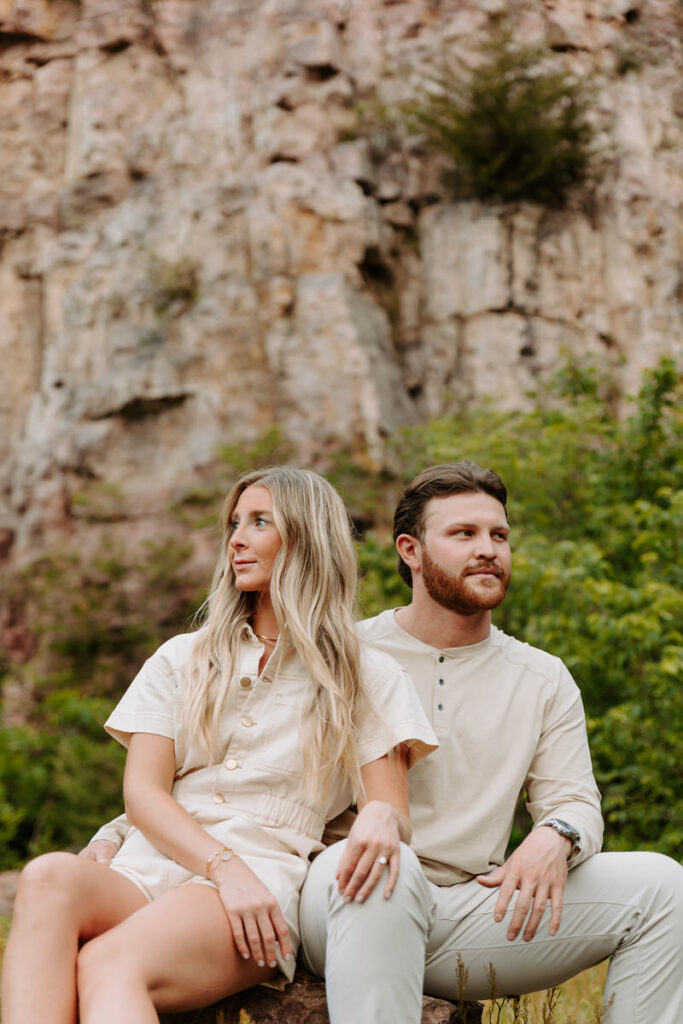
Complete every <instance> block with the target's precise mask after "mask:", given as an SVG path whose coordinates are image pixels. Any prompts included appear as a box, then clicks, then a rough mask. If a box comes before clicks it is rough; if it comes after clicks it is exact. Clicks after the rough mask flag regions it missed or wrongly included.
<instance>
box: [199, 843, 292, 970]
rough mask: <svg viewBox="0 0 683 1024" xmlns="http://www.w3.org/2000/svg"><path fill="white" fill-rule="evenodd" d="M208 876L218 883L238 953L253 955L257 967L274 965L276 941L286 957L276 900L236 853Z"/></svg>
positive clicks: (287, 951)
mask: <svg viewBox="0 0 683 1024" xmlns="http://www.w3.org/2000/svg"><path fill="white" fill-rule="evenodd" d="M210 878H211V881H212V882H215V883H216V885H217V886H218V892H219V895H220V898H221V900H222V902H223V906H224V907H225V912H226V914H227V915H228V921H229V922H230V928H231V929H232V935H233V938H234V940H235V945H236V946H237V949H238V951H239V953H240V954H241V955H242V956H243V957H244V959H245V960H248V959H249V957H250V956H253V958H254V960H255V961H256V963H257V964H258V966H259V967H265V965H266V964H268V966H269V967H277V950H276V948H275V943H276V942H279V943H280V952H281V953H282V956H283V957H284V958H285V959H289V957H291V955H292V946H291V943H290V941H289V931H288V929H287V922H286V921H285V919H284V915H283V913H282V911H281V910H280V907H279V905H278V903H277V900H276V899H275V897H274V896H273V894H272V892H271V891H270V889H268V888H267V887H266V886H265V885H264V884H263V882H261V881H260V880H259V879H258V878H257V877H256V875H255V874H254V872H253V871H252V870H251V868H250V867H248V865H247V864H245V862H244V861H243V860H242V858H241V857H238V856H237V855H236V854H233V856H232V857H231V858H230V860H228V861H219V862H218V864H217V865H216V866H215V867H214V868H213V869H212V870H211V872H210Z"/></svg>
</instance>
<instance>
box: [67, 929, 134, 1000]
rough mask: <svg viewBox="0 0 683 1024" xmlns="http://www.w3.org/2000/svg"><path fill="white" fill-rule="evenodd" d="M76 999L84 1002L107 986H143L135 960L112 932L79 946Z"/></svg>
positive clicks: (124, 944) (123, 943) (127, 948)
mask: <svg viewBox="0 0 683 1024" xmlns="http://www.w3.org/2000/svg"><path fill="white" fill-rule="evenodd" d="M76 978H77V984H78V995H79V999H80V1000H81V1001H83V1002H84V1003H87V1002H88V1001H89V1000H90V999H91V998H92V996H93V995H94V994H101V993H102V992H103V990H104V989H105V988H106V987H107V986H110V985H114V986H120V985H121V984H125V985H127V986H129V987H130V986H131V985H132V984H136V983H137V984H140V983H143V979H142V973H141V970H140V963H139V960H137V959H136V957H135V956H134V955H133V954H132V953H131V950H130V948H129V947H128V945H127V944H126V943H125V942H123V941H120V940H119V938H118V936H117V935H116V934H115V932H114V931H113V930H112V931H109V932H105V934H103V935H99V936H97V937H96V938H94V939H91V940H90V941H89V942H86V943H85V945H84V946H82V947H81V949H80V951H79V953H78V958H77V961H76Z"/></svg>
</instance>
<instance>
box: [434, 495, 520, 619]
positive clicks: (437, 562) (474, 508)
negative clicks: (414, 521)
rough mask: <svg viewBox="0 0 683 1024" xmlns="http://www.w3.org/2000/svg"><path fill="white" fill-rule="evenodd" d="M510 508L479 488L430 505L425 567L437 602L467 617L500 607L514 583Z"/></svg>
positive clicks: (437, 500)
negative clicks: (508, 516) (512, 580)
mask: <svg viewBox="0 0 683 1024" xmlns="http://www.w3.org/2000/svg"><path fill="white" fill-rule="evenodd" d="M509 534H510V528H509V526H508V523H507V518H506V516H505V509H504V508H503V506H502V505H501V504H500V502H499V501H497V500H496V499H495V498H492V497H491V495H489V494H483V493H481V492H479V491H473V492H468V493H466V494H453V495H450V496H449V497H447V498H432V499H431V500H430V501H429V502H428V503H427V505H426V506H425V515H424V537H423V540H422V541H421V544H420V547H421V571H422V579H423V582H424V586H425V589H426V591H427V593H428V594H429V596H430V597H431V598H432V600H434V601H436V602H437V603H438V604H440V605H443V607H445V608H449V609H450V610H451V611H455V612H459V613H460V614H462V615H472V614H474V613H476V612H480V611H485V610H487V609H491V608H496V607H497V606H498V605H499V604H500V603H501V601H502V600H503V598H504V597H505V592H506V591H507V588H508V583H509V582H510V566H511V557H510V544H509Z"/></svg>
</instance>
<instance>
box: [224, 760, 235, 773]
mask: <svg viewBox="0 0 683 1024" xmlns="http://www.w3.org/2000/svg"><path fill="white" fill-rule="evenodd" d="M225 767H226V768H227V769H228V771H230V772H232V771H234V770H235V768H236V767H237V761H236V760H235V758H234V757H229V758H228V760H227V761H226V762H225Z"/></svg>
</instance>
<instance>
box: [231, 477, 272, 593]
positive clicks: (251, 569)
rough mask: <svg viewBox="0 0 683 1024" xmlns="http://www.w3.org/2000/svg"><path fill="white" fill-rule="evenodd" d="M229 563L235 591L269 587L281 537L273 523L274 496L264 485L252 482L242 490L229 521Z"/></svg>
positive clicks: (262, 589)
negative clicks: (233, 577)
mask: <svg viewBox="0 0 683 1024" xmlns="http://www.w3.org/2000/svg"><path fill="white" fill-rule="evenodd" d="M229 525H230V540H229V541H228V550H229V552H230V564H231V565H232V569H233V572H234V574H235V586H236V587H237V589H238V590H244V591H256V592H257V593H263V592H264V591H267V590H268V587H269V585H270V577H271V575H272V572H273V562H274V561H275V556H276V555H277V553H278V551H279V550H280V548H281V546H282V538H281V537H280V534H279V533H278V532H277V530H276V529H275V523H274V522H273V499H272V496H271V493H270V491H269V490H268V488H267V487H262V486H261V485H260V484H252V485H251V487H247V488H246V490H244V491H242V493H241V494H240V497H239V501H238V502H237V505H236V506H235V511H234V512H233V514H232V518H231V521H230V524H229Z"/></svg>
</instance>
